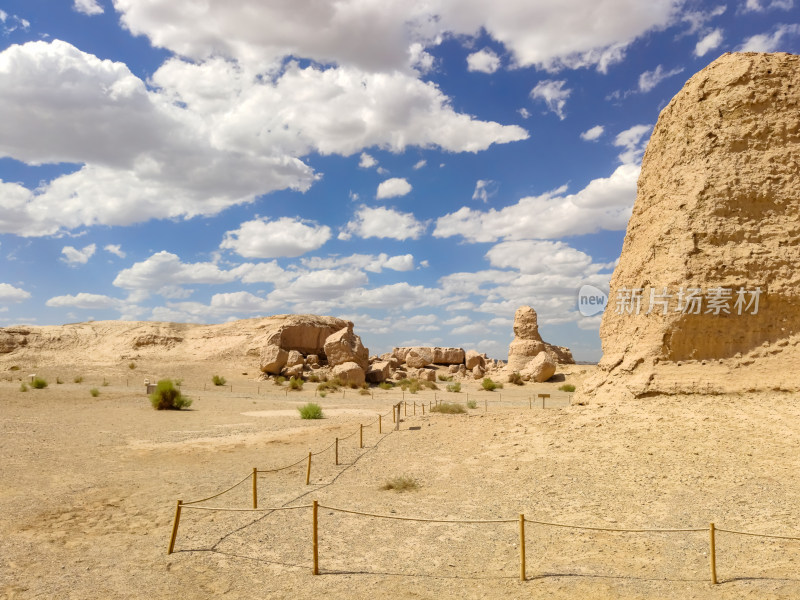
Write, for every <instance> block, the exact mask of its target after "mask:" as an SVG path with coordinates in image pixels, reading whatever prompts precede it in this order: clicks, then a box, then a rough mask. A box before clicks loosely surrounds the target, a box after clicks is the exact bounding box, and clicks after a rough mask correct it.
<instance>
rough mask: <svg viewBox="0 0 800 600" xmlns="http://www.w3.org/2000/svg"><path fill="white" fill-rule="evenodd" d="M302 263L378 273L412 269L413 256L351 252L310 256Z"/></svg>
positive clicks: (313, 267) (320, 267)
mask: <svg viewBox="0 0 800 600" xmlns="http://www.w3.org/2000/svg"><path fill="white" fill-rule="evenodd" d="M300 262H301V263H302V265H303V266H304V267H306V268H309V269H336V268H340V267H354V268H357V269H363V270H365V271H369V272H370V273H380V272H381V271H382V270H383V269H391V270H393V271H412V270H414V256H413V255H411V254H402V255H399V256H389V255H388V254H386V253H384V252H381V253H380V254H378V255H375V254H351V255H350V256H342V257H336V256H333V257H328V258H320V257H316V256H314V257H311V258H303V259H301V260H300Z"/></svg>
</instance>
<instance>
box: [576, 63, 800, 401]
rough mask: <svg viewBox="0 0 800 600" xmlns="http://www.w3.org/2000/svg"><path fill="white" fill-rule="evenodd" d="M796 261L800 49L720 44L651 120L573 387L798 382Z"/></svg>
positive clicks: (620, 391) (609, 389)
mask: <svg viewBox="0 0 800 600" xmlns="http://www.w3.org/2000/svg"><path fill="white" fill-rule="evenodd" d="M798 266H800V56H795V55H790V54H782V53H778V54H756V53H740V54H725V55H723V56H722V57H720V58H719V59H717V60H716V61H714V62H713V63H712V64H711V65H709V66H708V67H706V68H705V69H703V70H702V71H700V72H699V73H697V74H695V75H694V76H693V77H692V78H691V79H690V80H689V81H688V82H687V83H686V85H685V86H684V88H683V89H682V90H681V91H680V92H679V93H678V94H677V95H676V96H675V97H674V98H673V99H672V101H671V102H670V103H669V105H668V106H667V107H666V108H665V109H664V110H663V111H662V112H661V115H660V117H659V119H658V123H657V124H656V126H655V129H654V131H653V134H652V136H651V138H650V142H649V144H648V146H647V151H646V153H645V155H644V159H643V160H642V170H641V175H640V177H639V183H638V192H637V196H636V203H635V204H634V207H633V214H632V216H631V218H630V221H629V223H628V229H627V232H626V235H625V241H624V244H623V248H622V255H621V257H620V260H619V264H618V266H617V268H616V269H615V270H614V275H613V277H612V279H611V286H610V287H611V294H610V297H609V303H608V305H607V307H606V310H605V313H604V314H603V321H602V326H601V328H600V337H601V339H602V344H603V359H602V361H601V362H600V365H599V367H600V369H599V372H598V374H597V375H596V376H595V377H593V378H591V379H590V380H589V381H587V382H586V384H585V385H584V386H583V389H582V390H581V389H579V392H581V393H580V394H579V396H578V398H577V400H578V401H585V400H586V399H588V398H589V397H591V396H592V395H595V394H602V396H603V398H604V399H605V398H611V397H615V398H620V397H626V396H627V397H630V396H636V397H641V396H646V395H653V394H662V393H666V394H670V393H705V392H735V391H747V390H757V389H797V387H798V385H800V370H798V369H797V365H798V364H800V349H798V341H799V339H800V269H799V268H798Z"/></svg>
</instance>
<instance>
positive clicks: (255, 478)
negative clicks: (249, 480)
mask: <svg viewBox="0 0 800 600" xmlns="http://www.w3.org/2000/svg"><path fill="white" fill-rule="evenodd" d="M253 508H258V469H257V468H256V467H253Z"/></svg>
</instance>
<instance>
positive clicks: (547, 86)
mask: <svg viewBox="0 0 800 600" xmlns="http://www.w3.org/2000/svg"><path fill="white" fill-rule="evenodd" d="M566 83H567V82H566V80H561V81H555V80H553V79H545V80H542V81H540V82H539V83H537V84H536V86H534V88H533V89H532V90H531V98H533V99H534V100H542V101H544V103H545V104H547V108H548V110H550V112H554V113H555V114H557V115H558V118H559V119H561V120H562V121H563V120H564V119H565V118H566V115H565V114H564V107H565V106H566V104H567V98H569V95H570V94H571V93H572V90H570V89H564V85H565V84H566Z"/></svg>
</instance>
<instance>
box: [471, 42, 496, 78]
mask: <svg viewBox="0 0 800 600" xmlns="http://www.w3.org/2000/svg"><path fill="white" fill-rule="evenodd" d="M499 68H500V57H499V56H497V54H495V53H494V52H493V51H492V50H491V49H490V48H483V49H482V50H478V51H477V52H473V53H472V54H470V55H469V56H467V70H468V71H479V72H481V73H490V74H491V73H494V72H495V71H497V69H499Z"/></svg>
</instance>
